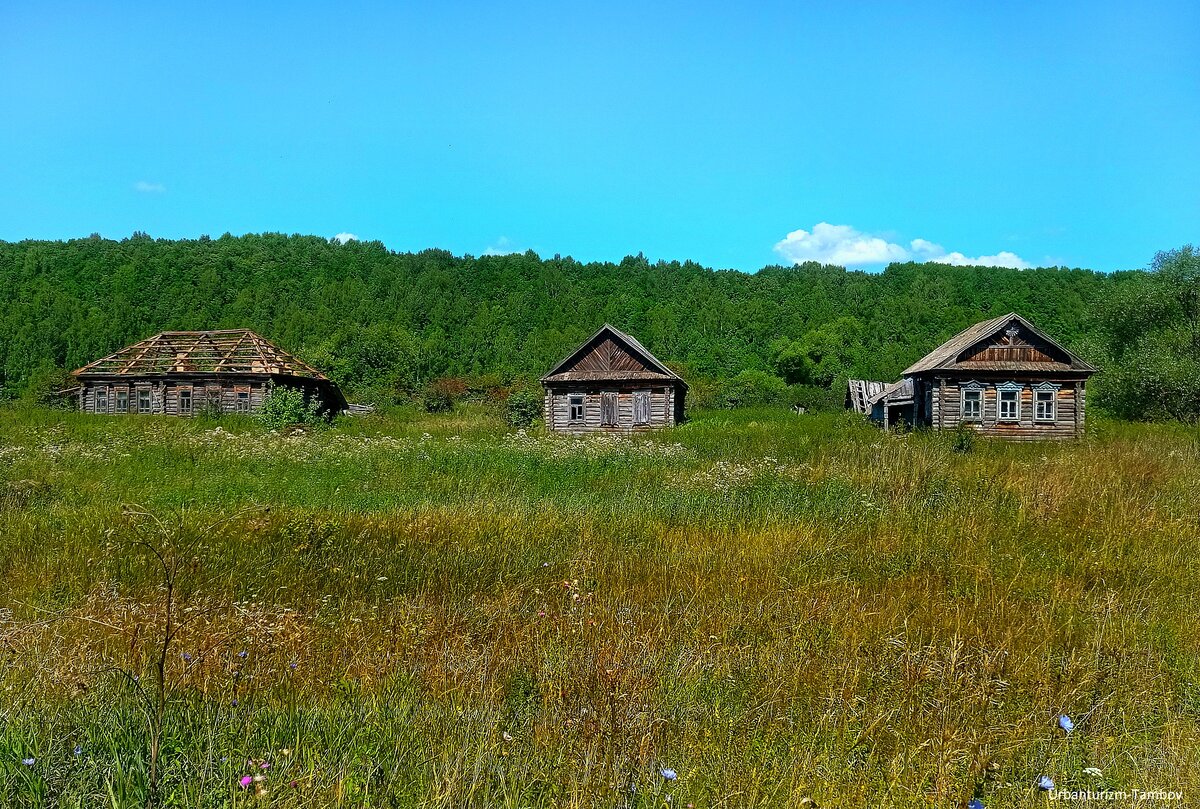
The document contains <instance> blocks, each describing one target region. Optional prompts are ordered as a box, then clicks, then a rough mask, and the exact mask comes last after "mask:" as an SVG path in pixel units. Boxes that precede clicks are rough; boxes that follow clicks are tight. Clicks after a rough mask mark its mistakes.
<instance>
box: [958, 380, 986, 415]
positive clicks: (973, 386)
mask: <svg viewBox="0 0 1200 809" xmlns="http://www.w3.org/2000/svg"><path fill="white" fill-rule="evenodd" d="M968 393H974V394H977V395H978V396H979V399H978V400H977V401H978V404H979V412H977V413H976V414H975V415H974V416H968V415H967V394H968ZM983 393H984V386H983V385H981V384H979V383H978V382H974V381H972V382H968V383H966V384H965V385H963V386H962V390H961V392H960V394H959V412H960V413H961V418H962V420H963V421H969V422H972V423H974V422H982V421H983V400H984V395H983Z"/></svg>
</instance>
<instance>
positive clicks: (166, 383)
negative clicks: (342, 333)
mask: <svg viewBox="0 0 1200 809" xmlns="http://www.w3.org/2000/svg"><path fill="white" fill-rule="evenodd" d="M73 375H74V377H75V379H76V380H77V382H78V389H77V395H78V397H79V400H78V401H79V409H80V410H82V411H83V412H85V413H120V414H129V413H141V414H159V415H169V416H192V415H195V414H197V413H253V412H254V411H256V410H257V409H258V408H259V406H260V405H261V404H262V402H263V400H264V399H265V398H266V397H267V395H268V394H269V393H270V391H271V389H272V388H273V387H275V386H278V385H282V386H287V387H292V388H297V389H299V390H302V391H304V392H305V393H306V394H309V395H311V396H315V397H317V399H318V400H319V401H320V403H321V409H322V411H323V412H325V413H326V414H328V413H338V412H341V411H342V410H344V409H345V408H346V399H345V397H343V396H342V393H341V391H339V390H338V387H337V385H335V384H333V382H331V381H330V380H329V379H328V378H327V377H326V376H325V375H324V374H322V373H321V372H319V371H317V370H316V369H315V368H313V367H312V366H310V365H308V364H307V363H304V362H302V361H301V360H298V359H296V358H295V357H294V356H292V355H291V354H288V353H287V352H286V351H283V350H282V349H280V348H279V347H277V346H275V345H274V344H272V343H271V342H269V341H268V340H265V339H263V338H262V337H260V336H259V335H257V334H255V333H254V332H252V331H250V330H249V329H227V330H220V331H168V332H162V333H161V334H156V335H154V336H153V337H151V338H149V339H147V340H143V341H142V342H140V343H135V344H134V345H131V346H127V347H125V348H122V349H121V350H120V351H118V352H116V353H115V354H112V355H110V356H107V357H104V358H103V359H99V360H96V361H95V362H93V363H90V364H88V365H85V366H84V367H82V368H80V369H79V370H77V371H74V372H73Z"/></svg>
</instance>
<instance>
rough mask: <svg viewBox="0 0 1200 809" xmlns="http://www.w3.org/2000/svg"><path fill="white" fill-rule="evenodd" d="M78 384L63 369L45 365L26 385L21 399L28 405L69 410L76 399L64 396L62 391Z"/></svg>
mask: <svg viewBox="0 0 1200 809" xmlns="http://www.w3.org/2000/svg"><path fill="white" fill-rule="evenodd" d="M76 384H78V383H77V382H76V381H75V377H73V376H71V374H70V373H69V372H68V371H66V370H65V369H63V368H59V367H58V366H56V365H51V364H49V363H45V364H43V365H41V366H39V367H38V368H37V370H35V371H34V372H33V373H32V374H30V376H29V379H28V380H27V381H26V383H25V390H24V392H23V394H22V396H21V399H22V400H23V401H24V402H26V403H27V404H34V405H38V406H40V407H53V408H57V409H61V410H69V409H71V408H72V407H74V406H75V399H74V398H73V397H70V396H64V395H63V393H62V391H64V390H67V389H68V388H71V387H73V386H74V385H76Z"/></svg>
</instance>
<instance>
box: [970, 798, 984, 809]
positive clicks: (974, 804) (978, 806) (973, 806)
mask: <svg viewBox="0 0 1200 809" xmlns="http://www.w3.org/2000/svg"><path fill="white" fill-rule="evenodd" d="M967 809H983V801H981V800H979V798H972V799H971V801H970V802H969V803H968V804H967Z"/></svg>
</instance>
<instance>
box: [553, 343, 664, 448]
mask: <svg viewBox="0 0 1200 809" xmlns="http://www.w3.org/2000/svg"><path fill="white" fill-rule="evenodd" d="M542 387H543V388H544V390H545V410H544V412H545V420H546V427H547V428H548V429H551V430H557V431H559V432H572V433H575V432H594V431H616V432H629V431H633V430H647V429H651V428H654V427H663V426H666V425H671V424H677V423H679V422H680V421H682V420H683V402H684V397H685V396H686V395H687V389H688V386H687V383H686V382H684V381H683V379H681V378H680V377H679V375H678V374H676V373H675V372H674V371H672V370H671V369H670V368H668V367H667V366H665V365H663V364H662V363H661V362H659V361H658V359H656V358H655V356H654V355H653V354H651V353H650V352H649V351H647V350H646V347H645V346H643V345H642V344H641V343H639V342H638V341H637V340H635V339H634V338H633V337H630V336H629V335H628V334H625V333H624V332H622V331H619V330H618V329H615V328H613V327H612V326H610V325H608V324H607V323H606V324H605V325H604V326H603V327H602V328H601V329H600V330H599V331H598V332H596V333H595V334H593V335H592V336H591V337H590V338H588V339H587V340H586V341H585V342H584V343H583V345H581V346H580V347H579V348H578V349H576V350H575V351H574V352H572V353H571V354H570V355H569V356H568V357H567V358H566V359H564V360H563V361H562V362H560V363H559V364H558V365H556V366H554V368H552V369H551V370H550V372H549V373H547V374H546V375H545V376H544V377H542Z"/></svg>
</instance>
